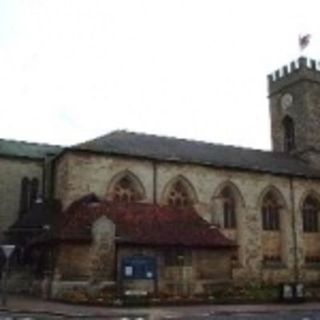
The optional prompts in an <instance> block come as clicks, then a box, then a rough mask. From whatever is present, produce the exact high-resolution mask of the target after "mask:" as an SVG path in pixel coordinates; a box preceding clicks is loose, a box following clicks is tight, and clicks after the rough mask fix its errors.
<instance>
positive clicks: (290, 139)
mask: <svg viewBox="0 0 320 320" xmlns="http://www.w3.org/2000/svg"><path fill="white" fill-rule="evenodd" d="M282 125H283V130H284V140H283V147H284V151H291V150H293V149H294V148H295V132H294V122H293V120H292V119H291V118H290V117H289V116H286V117H285V118H284V119H283V122H282Z"/></svg>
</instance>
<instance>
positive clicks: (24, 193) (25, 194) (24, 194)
mask: <svg viewBox="0 0 320 320" xmlns="http://www.w3.org/2000/svg"><path fill="white" fill-rule="evenodd" d="M29 204H30V180H29V178H27V177H23V178H22V179H21V187H20V214H23V213H25V212H26V211H27V210H28V209H29Z"/></svg>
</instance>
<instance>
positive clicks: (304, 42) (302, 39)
mask: <svg viewBox="0 0 320 320" xmlns="http://www.w3.org/2000/svg"><path fill="white" fill-rule="evenodd" d="M310 38H311V34H305V35H303V36H299V47H300V50H304V49H305V48H306V47H307V46H308V45H309V43H310Z"/></svg>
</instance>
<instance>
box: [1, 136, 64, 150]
mask: <svg viewBox="0 0 320 320" xmlns="http://www.w3.org/2000/svg"><path fill="white" fill-rule="evenodd" d="M1 141H4V142H13V143H24V144H27V145H34V146H46V147H58V148H64V147H65V146H61V145H58V144H49V143H41V142H30V141H26V140H14V139H5V138H0V142H1Z"/></svg>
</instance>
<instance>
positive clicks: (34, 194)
mask: <svg viewBox="0 0 320 320" xmlns="http://www.w3.org/2000/svg"><path fill="white" fill-rule="evenodd" d="M38 196H39V179H37V178H33V179H32V180H31V183H30V205H32V204H33V203H35V202H36V200H37V198H38Z"/></svg>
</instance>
